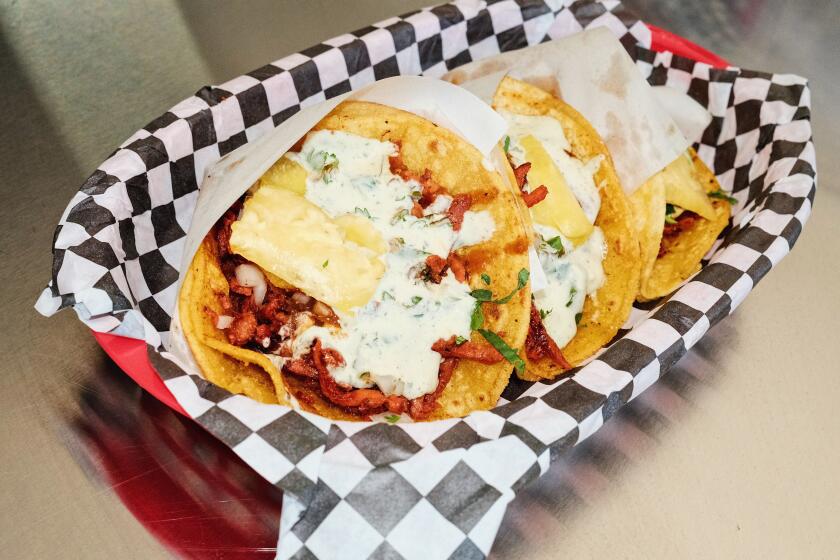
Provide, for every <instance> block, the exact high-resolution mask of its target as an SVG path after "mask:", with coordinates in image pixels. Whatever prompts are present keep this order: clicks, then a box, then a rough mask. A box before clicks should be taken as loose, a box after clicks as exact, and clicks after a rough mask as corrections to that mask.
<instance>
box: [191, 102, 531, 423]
mask: <svg viewBox="0 0 840 560" xmlns="http://www.w3.org/2000/svg"><path fill="white" fill-rule="evenodd" d="M318 131H333V132H335V133H347V134H352V135H355V136H358V137H362V138H367V139H372V140H376V141H381V142H391V143H393V144H394V145H396V146H398V148H399V158H400V160H401V165H402V166H403V172H404V173H405V174H407V175H410V176H415V177H425V178H428V179H430V180H432V181H433V182H434V183H435V184H437V185H439V186H440V187H442V188H443V189H445V191H446V192H447V193H448V194H449V195H451V196H452V197H457V196H459V195H469V197H470V198H471V201H472V205H471V207H470V211H473V212H476V213H487V214H488V215H489V216H490V217H491V218H492V223H493V224H494V225H495V227H494V228H493V230H492V237H490V238H489V239H482V240H480V241H479V242H477V243H473V244H466V245H465V246H462V247H455V250H454V251H453V253H454V254H455V255H456V256H457V257H458V258H459V259H460V261H461V262H462V263H463V264H464V267H465V270H466V274H467V281H468V284H469V289H471V290H489V291H490V293H491V296H488V297H486V298H483V299H485V300H486V299H491V300H500V299H503V296H506V295H508V294H512V296H511V297H510V298H509V299H508V300H507V301H505V302H500V303H496V302H494V301H486V302H485V303H479V304H478V305H479V306H480V308H481V310H482V312H483V313H482V314H483V321H482V322H481V323H480V324H475V321H473V324H472V325H471V327H477V328H481V329H483V331H484V332H490V333H492V334H495V335H497V336H498V337H499V338H501V339H502V340H503V341H504V343H505V344H506V345H507V347H508V348H509V349H510V350H511V352H513V354H511V353H510V352H502V353H503V354H504V355H505V358H506V359H504V360H501V361H498V362H496V363H492V364H489V365H487V364H484V363H479V362H477V361H474V360H471V359H463V358H462V359H458V361H457V365H456V366H455V368H454V371H453V373H452V377H451V381H450V382H449V383H448V384H447V385H446V387H445V389H444V390H443V392H442V393H441V394H440V396H439V397H438V398H437V406H436V408H435V409H434V412H433V413H432V414H430V415H429V416H428V417H426V418H423V419H427V420H434V419H441V418H449V417H458V416H464V415H466V414H468V413H469V412H471V411H474V410H479V409H488V408H491V407H493V406H495V404H496V403H497V401H498V399H499V396H500V394H501V392H502V390H503V389H504V387H505V386H506V385H507V382H508V379H509V376H510V372H511V369H512V363H513V362H515V361H516V357H517V355H516V352H517V351H519V349H521V348H522V346H523V344H524V342H525V337H526V334H527V329H528V317H529V309H530V300H531V293H530V284H529V283H527V282H526V283H525V284H524V285H523V283H522V275H521V274H519V271H521V270H523V269H525V270H527V266H528V254H527V251H528V245H529V243H528V238H527V235H526V230H525V224H524V222H523V217H522V215H521V214H520V213H519V212H518V211H517V206H516V200H515V199H516V197H515V196H514V193H513V192H511V189H510V188H509V186H508V185H507V183H506V181H505V180H504V179H503V178H502V177H501V176H500V175H499V174H498V172H496V171H495V170H494V168H493V167H492V166H491V165H489V164H488V162H487V161H486V160H485V159H484V158H483V157H482V155H481V153H479V152H478V150H477V149H476V148H474V147H473V146H472V145H471V144H469V143H468V142H466V141H465V140H464V139H462V138H461V137H459V136H458V135H456V134H454V133H453V132H451V131H449V130H446V129H443V128H441V127H439V126H437V125H435V124H433V123H432V122H430V121H428V120H426V119H423V118H421V117H419V116H417V115H414V114H411V113H407V112H405V111H401V110H398V109H394V108H391V107H387V106H383V105H379V104H374V103H368V102H358V101H348V102H344V103H342V104H341V105H339V106H338V107H337V108H336V109H335V110H333V111H332V112H331V113H330V114H329V115H328V116H326V117H325V118H324V119H323V120H322V121H321V122H320V123H318V125H316V126H315V128H314V129H313V131H311V132H310V134H313V133H316V132H318ZM299 146H300V143H299V144H298V147H296V148H293V149H297V150H300V149H301V148H300V147H299ZM315 156H317V157H321V158H322V159H327V160H328V159H329V157H330V156H333V154H329V153H325V154H315ZM300 157H303V156H300ZM307 157H313V155H312V154H309V155H308V156H307ZM333 157H334V156H333ZM282 161H283V160H282V158H281V160H279V161H278V164H276V165H275V167H274V168H272V169H271V170H269V171H268V172H266V175H264V176H263V179H261V180H260V181H258V182H257V183H256V184H255V185H254V187H253V188H252V189H251V191H250V194H249V196H248V198H247V199H246V201H245V208H246V211H245V212H243V213H241V214H240V218H239V222H241V225H238V223H237V222H234V224H233V232H234V233H233V235H234V236H237V234H238V236H239V237H238V239H233V240H232V241H231V244H230V245H231V247H232V248H233V247H234V245H235V243H234V241H236V247H238V248H239V249H240V250H241V251H243V252H246V249H247V250H248V251H255V252H253V253H248V254H266V252H265V251H268V252H270V250H273V249H272V247H273V246H272V247H269V249H265V247H263V245H262V243H263V241H264V240H261V239H260V235H259V234H258V233H254V232H259V231H261V230H260V229H259V228H260V227H262V225H261V224H262V223H263V222H260V223H257V225H254V223H252V222H254V220H256V218H253V219H252V218H251V217H248V216H246V214H247V213H248V211H247V209H248V205H249V201H251V202H252V203H253V204H252V207H254V208H256V206H255V205H256V204H257V202H255V201H257V200H263V199H265V201H267V202H265V203H264V204H263V202H260V204H263V206H261V207H260V208H261V209H262V210H261V211H262V212H263V214H266V215H267V217H266V218H265V219H267V220H269V221H270V220H278V219H280V220H282V219H283V218H282V217H283V216H284V215H286V214H289V212H290V211H289V210H288V208H287V207H282V201H284V200H292V198H290V197H293V195H290V194H288V193H287V192H286V193H281V192H277V191H271V190H270V189H272V188H274V187H272V186H271V185H270V184H269V183H270V182H271V181H272V178H271V177H269V174H271V173H273V172H274V171H276V168H278V166H281V167H282ZM322 163H324V162H323V161H322ZM337 165H338V166H342V165H353V162H344V163H342V162H338V163H337ZM323 168H324V169H325V170H326V169H327V166H324V167H323ZM273 170H274V171H273ZM334 186H335V188H336V189H340V188H343V185H342V184H335V185H334ZM263 189H269V190H263ZM261 191H262V192H261ZM269 195H270V196H269ZM341 196H345V195H344V194H342V193H340V192H336V197H341ZM272 201H274V202H272ZM266 204H268V205H270V204H275V207H273V209H272V210H271V212H266V206H265V205H266ZM307 204H308V203H307ZM269 208H271V207H269ZM355 210H356V212H355V213H354V214H355V215H354V216H352V219H350V218H347V219H346V220H344V218H346V216H337V217H336V216H332V217H331V218H326V217H325V218H324V223H323V226H322V227H309V228H308V229H307V228H304V230H303V231H301V230H295V229H294V227H295V226H294V224H295V223H298V222H295V221H294V220H298V219H301V220H302V219H304V218H301V216H303V215H304V214H306V216H308V217H306V216H304V217H305V218H306V219H309V220H310V221H309V222H305V221H304V222H300V223H308V224H312V222H311V219H312V216H316V217H317V216H318V215H319V214H318V212H320V211H321V210H319V209H318V208H316V207H314V206H312V205H310V206H308V207H307V208H306V210H305V211H303V210H301V211H300V212H299V214H300V216H298V215H297V214H296V215H295V216H289V218H288V219H289V220H290V222H289V223H288V224H285V225H284V226H283V227H288V228H290V229H289V231H288V232H284V235H283V237H284V238H286V239H285V240H284V241H283V242H284V243H287V244H288V243H290V242H289V241H288V239H291V238H298V237H299V238H300V239H302V240H309V241H307V242H309V243H313V244H316V243H321V242H322V241H323V240H322V239H321V237H319V236H323V235H326V234H327V233H329V232H330V231H333V230H335V229H336V227H341V228H344V230H343V232H344V233H343V234H342V235H344V236H346V240H345V245H347V246H348V247H350V248H351V249H348V250H349V251H350V253H352V255H351V256H352V257H353V259H355V260H352V259H350V258H349V257H348V258H347V259H345V256H346V254H347V251H344V249H342V248H338V249H336V248H335V247H332V246H328V245H324V247H326V248H327V249H329V250H330V251H333V250H334V249H335V252H334V253H330V255H333V254H335V255H339V256H341V258H342V260H341V261H340V263H341V264H342V266H343V265H345V264H346V263H351V261H352V263H353V266H357V268H354V269H352V270H351V269H350V268H345V269H336V270H337V272H336V274H337V275H336V276H333V277H331V276H329V273H330V271H331V270H332V269H333V267H337V266H338V265H337V264H336V263H335V262H331V261H332V260H333V259H334V258H338V257H333V256H330V257H329V258H326V257H323V263H322V262H321V260H320V259H319V260H318V261H317V262H318V266H317V267H315V268H316V269H317V268H323V271H319V270H314V271H313V269H312V267H311V266H310V267H309V268H308V269H307V268H306V266H309V265H311V264H312V263H307V262H305V261H304V260H300V261H298V260H296V259H298V257H297V256H295V255H297V253H295V252H294V251H298V253H302V252H303V249H300V247H297V246H296V247H292V248H291V249H289V251H291V252H290V253H289V254H290V255H293V256H294V259H291V260H288V261H282V259H281V260H280V261H278V262H277V263H276V264H277V267H276V268H270V267H265V266H262V265H261V268H262V269H263V272H264V274H265V276H266V277H267V278H268V279H269V281H270V283H271V285H273V286H276V287H278V288H296V289H298V290H300V291H302V292H304V293H305V294H307V295H310V296H313V297H315V299H316V300H318V301H327V302H328V303H329V305H331V306H332V307H333V308H334V309H336V310H341V312H342V313H344V314H343V315H341V313H340V315H341V316H342V317H351V316H354V314H357V315H358V316H359V319H358V320H359V321H362V320H363V317H364V313H362V312H361V311H360V310H361V309H363V305H360V303H364V301H367V299H369V295H365V293H364V290H362V289H361V288H360V290H361V291H360V290H356V291H353V292H352V293H350V295H348V293H349V292H348V290H347V289H345V288H346V286H344V285H343V283H345V282H346V283H349V284H353V283H354V282H356V283H359V284H360V285H361V284H364V282H366V281H367V282H368V284H367V285H370V282H369V281H368V280H365V278H364V277H363V276H364V274H373V275H374V278H375V277H376V275H379V276H381V275H382V274H383V272H382V270H380V269H379V268H377V267H379V266H380V265H377V264H376V263H377V262H380V263H381V262H384V259H383V257H382V256H381V253H382V251H385V252H387V251H388V249H387V246H388V245H389V244H390V246H391V247H393V244H394V241H395V240H394V239H391V240H388V239H384V240H378V239H371V234H370V233H369V225H365V224H364V223H360V222H359V220H360V219H361V220H362V222H364V220H365V218H364V214H366V213H367V212H366V210H365V209H360V208H356V209H355ZM255 212H256V210H255V211H253V212H251V214H254V213H255ZM307 212H308V214H307ZM351 212H352V210H351ZM278 216H279V218H278ZM360 216H362V217H361V218H360ZM368 218H370V216H368ZM395 219H400V216H396V217H395ZM248 220H250V221H251V222H248ZM348 221H349V223H350V226H352V227H349V226H348V225H347V223H346V222H348ZM249 223H250V224H251V225H249ZM265 223H272V224H276V223H277V222H276V221H274V222H265ZM336 224H338V226H336ZM325 232H326V233H325ZM264 233H265V235H274V233H271V231H268V232H265V231H264ZM373 237H375V236H373ZM382 241H384V242H385V245H384V247H382V248H379V246H380V245H381V244H382ZM216 245H217V240H216V239H215V238H214V236H213V233H212V232H211V233H210V234H208V236H207V238H206V239H205V240H204V242H203V243H202V246H201V248H200V249H199V251H198V252H197V253H196V255H195V257H194V259H193V261H192V264H191V266H190V268H189V270H188V271H187V272H186V276H185V279H184V282H183V285H182V289H181V292H180V294H179V313H180V317H181V321H182V325H183V330H184V334H185V336H186V339H187V341H188V343H189V345H190V348H191V350H192V352H193V354H194V356H195V358H196V362H197V363H198V365H199V367H200V368H201V370H202V372H203V374H204V375H205V377H206V378H207V379H208V380H209V381H211V382H212V383H214V384H217V385H219V386H221V387H223V388H225V389H227V390H229V391H231V392H234V393H241V394H244V395H247V396H249V397H252V398H254V399H256V400H259V401H261V402H277V403H281V404H292V405H295V406H299V407H301V408H302V409H304V410H308V411H312V412H315V413H318V414H320V415H322V416H325V417H328V418H334V419H347V420H363V419H366V417H365V416H364V415H362V416H360V415H359V414H357V413H353V412H352V411H349V410H347V409H346V408H343V407H341V406H338V405H336V404H334V403H333V402H331V401H330V400H329V399H327V398H325V396H324V394H323V393H322V391H321V390H319V388H318V385H317V383H315V384H313V383H312V382H311V381H310V380H307V379H302V378H301V377H299V376H295V375H292V374H290V373H289V372H288V371H287V370H286V366H285V365H284V364H283V361H282V360H278V358H277V356H272V355H269V353H267V351H263V350H261V349H260V348H255V347H254V345H253V344H250V345H247V346H235V345H233V344H231V343H230V341H229V338H228V333H227V332H226V331H225V330H224V329H223V328H218V327H219V323H218V317H219V316H224V314H225V313H226V311H225V309H224V308H223V305H222V303H221V302H222V301H224V298H225V297H226V296H228V295H230V293H231V284H230V283H229V282H228V280H227V279H226V276H225V274H223V271H222V266H221V263H220V260H219V257H218V247H217V246H216ZM261 247H262V248H261ZM264 249H265V251H264ZM345 249H346V247H345ZM325 250H326V249H325ZM259 251H263V252H262V253H260V252H259ZM342 251H344V252H342ZM354 251H355V252H354ZM377 255H379V256H377ZM307 256H308V257H312V255H311V254H309V253H307ZM300 258H301V259H302V258H303V257H300ZM313 258H314V257H313ZM348 259H349V260H348ZM365 259H367V260H365ZM310 260H311V258H310ZM298 262H300V263H301V264H300V266H297V268H296V267H295V266H294V265H295V264H296V263H298ZM304 265H306V266H304ZM347 266H348V267H349V266H350V265H347ZM386 272H387V271H386ZM357 273H358V274H357ZM342 274H343V277H342ZM448 274H453V272H452V271H451V270H450V271H449V272H448ZM278 275H279V276H280V277H278ZM359 275H362V278H361V280H358V277H359ZM290 278H291V279H294V281H289V279H290ZM324 278H327V279H329V278H336V279H338V281H337V282H332V284H331V283H330V282H325V281H324ZM485 278H492V284H491V285H490V286H488V285H487V283H486V282H485V280H484V279H485ZM526 279H527V275H526ZM357 280H358V282H357ZM337 283H340V284H342V285H340V286H336V284H337ZM336 287H338V288H342V289H343V291H342V289H339V290H334V289H333V288H336ZM372 289H373V288H371V290H372ZM360 294H362V295H360ZM351 296H352V297H351ZM359 298H361V299H359ZM468 319H469V317H468ZM405 328H407V329H409V330H410V329H411V328H414V327H412V326H411V325H408V326H406V325H402V324H400V325H396V324H395V325H394V329H405ZM463 338H465V337H459V339H463ZM467 338H468V340H469V341H470V342H477V343H480V344H487V342H485V339H486V337H484V335H479V333H477V332H476V331H472V332H471V334H470V336H469V337H467ZM487 340H488V341H489V340H490V339H487ZM494 340H495V339H494ZM458 343H459V344H463V343H464V340H458ZM497 348H498V347H497ZM511 360H513V362H512V361H511Z"/></svg>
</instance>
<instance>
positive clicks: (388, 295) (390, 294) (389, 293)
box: [382, 292, 394, 301]
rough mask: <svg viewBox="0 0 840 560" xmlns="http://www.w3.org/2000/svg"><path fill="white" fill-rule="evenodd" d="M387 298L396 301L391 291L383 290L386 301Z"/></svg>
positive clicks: (383, 297)
mask: <svg viewBox="0 0 840 560" xmlns="http://www.w3.org/2000/svg"><path fill="white" fill-rule="evenodd" d="M386 299H390V300H391V301H394V295H393V294H392V293H391V292H382V301H385V300H386Z"/></svg>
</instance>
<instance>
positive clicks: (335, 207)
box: [289, 131, 495, 399]
mask: <svg viewBox="0 0 840 560" xmlns="http://www.w3.org/2000/svg"><path fill="white" fill-rule="evenodd" d="M396 153H397V148H396V146H395V145H394V144H392V143H390V142H379V141H377V140H371V139H367V138H363V137H361V136H356V135H353V134H348V133H344V132H334V131H318V132H314V133H311V134H309V136H308V137H307V139H306V141H305V142H304V144H303V147H302V149H301V152H300V153H299V154H289V156H290V157H291V158H292V159H294V160H295V161H297V162H298V163H299V164H301V165H302V166H303V167H304V168H305V169H306V170H307V171H308V173H309V177H308V178H307V181H306V194H305V196H306V198H307V199H308V200H309V201H310V202H312V203H314V204H316V205H318V206H319V207H320V208H321V209H322V210H323V211H324V212H326V213H327V214H328V215H330V216H331V217H337V216H340V215H342V214H356V215H361V216H365V217H367V218H369V219H370V221H371V223H372V224H373V225H374V227H375V228H376V229H377V230H378V231H379V232H380V233H381V234H382V237H383V239H385V241H386V242H387V243H388V244H389V245H390V247H391V250H390V252H388V253H386V254H385V255H384V256H383V257H382V258H383V260H384V262H385V268H386V270H385V274H384V275H383V277H382V279H381V280H380V282H379V285H378V286H377V289H376V292H375V293H374V295H373V297H372V298H371V300H370V301H369V302H368V303H367V305H365V306H364V307H361V308H356V309H353V310H352V311H353V312H352V313H346V314H345V313H339V319H340V322H341V328H340V329H339V330H332V329H328V328H325V327H318V326H311V327H308V328H306V329H304V330H303V331H302V332H299V333H298V336H297V337H296V339H295V342H294V346H293V354H294V355H295V356H296V357H297V356H300V355H302V354H305V353H306V352H307V351H308V350H309V347H310V345H311V343H312V341H313V340H314V339H315V338H319V339H320V340H321V343H322V344H323V345H324V346H325V347H329V348H335V349H336V350H338V351H339V352H340V353H341V355H342V356H343V357H344V359H345V362H346V364H345V365H344V366H342V367H338V368H332V369H331V370H330V373H331V374H332V375H333V377H334V378H335V379H336V381H338V382H339V383H342V384H345V385H349V386H352V387H359V388H361V387H371V386H373V385H376V386H378V387H379V388H380V389H381V390H382V392H383V393H385V394H388V395H403V396H405V397H407V398H409V399H413V398H416V397H419V396H422V395H424V394H426V393H429V392H431V391H434V389H435V388H436V387H437V383H438V368H439V366H440V362H441V358H440V355H439V354H438V353H437V352H434V351H433V350H432V349H431V347H432V344H433V343H434V342H436V341H437V340H438V339H441V338H443V339H446V338H449V337H451V336H462V337H464V338H469V337H470V316H471V314H472V310H473V308H474V306H475V299H473V297H472V296H470V293H469V292H470V288H469V286H468V285H466V284H462V283H460V282H458V281H456V280H455V278H454V277H453V276H452V274H451V273H449V274H447V275H446V276H444V277H443V280H442V281H441V283H440V284H432V283H427V282H424V281H423V280H421V279H419V278H417V273H418V271H420V270H422V268H423V266H424V265H425V260H426V257H427V256H428V255H429V254H435V255H438V256H441V257H443V258H446V256H447V255H448V254H449V253H450V251H451V250H453V249H457V248H458V247H463V246H467V245H473V244H476V243H481V242H483V241H486V240H488V239H490V238H491V237H492V236H493V233H494V231H495V223H494V221H493V218H492V216H491V215H490V213H489V212H486V211H480V212H473V211H468V212H466V214H465V215H464V222H463V225H462V227H461V230H460V231H454V230H453V229H452V224H451V223H450V222H449V220H448V219H447V218H446V217H445V216H444V212H446V210H447V209H448V208H449V205H450V204H451V202H452V199H451V198H450V197H448V196H444V195H441V196H438V197H437V198H436V200H435V201H434V203H433V204H431V205H430V206H429V207H428V208H427V209H426V211H425V212H424V216H423V217H422V218H416V217H414V216H412V215H411V214H410V210H411V208H412V205H413V201H414V199H415V198H417V197H419V195H420V191H421V187H420V184H419V183H417V182H416V181H413V180H409V181H405V180H403V179H402V178H400V177H398V176H395V175H393V174H392V173H391V171H390V166H389V162H388V156H390V155H395V154H396ZM324 162H328V163H331V164H332V165H330V166H328V168H326V169H325V168H324V166H323V164H324ZM336 162H337V163H336ZM413 197H414V198H413Z"/></svg>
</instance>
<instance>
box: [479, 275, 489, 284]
mask: <svg viewBox="0 0 840 560" xmlns="http://www.w3.org/2000/svg"><path fill="white" fill-rule="evenodd" d="M481 279H482V280H484V283H485V284H487V285H488V286H489V285H490V276H489V275H487V274H482V275H481Z"/></svg>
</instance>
